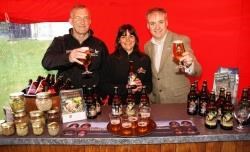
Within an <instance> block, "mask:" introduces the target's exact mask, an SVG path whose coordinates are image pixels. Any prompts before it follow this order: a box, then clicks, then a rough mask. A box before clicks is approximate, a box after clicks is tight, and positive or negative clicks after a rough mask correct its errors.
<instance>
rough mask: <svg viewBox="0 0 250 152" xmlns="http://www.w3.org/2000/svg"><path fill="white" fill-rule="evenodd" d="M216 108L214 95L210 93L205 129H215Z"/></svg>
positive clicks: (212, 92)
mask: <svg viewBox="0 0 250 152" xmlns="http://www.w3.org/2000/svg"><path fill="white" fill-rule="evenodd" d="M217 113H218V112H217V107H216V105H215V93H214V91H211V93H210V97H209V100H208V104H207V107H206V116H205V127H206V128H208V129H215V128H217Z"/></svg>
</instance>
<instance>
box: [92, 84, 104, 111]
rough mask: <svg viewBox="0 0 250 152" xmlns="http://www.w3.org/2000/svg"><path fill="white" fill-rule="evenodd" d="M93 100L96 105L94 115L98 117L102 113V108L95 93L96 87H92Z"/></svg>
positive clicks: (99, 99)
mask: <svg viewBox="0 0 250 152" xmlns="http://www.w3.org/2000/svg"><path fill="white" fill-rule="evenodd" d="M92 88H93V99H94V102H95V103H96V113H97V115H100V114H101V113H102V107H101V98H100V96H99V95H98V93H97V89H96V85H93V87H92Z"/></svg>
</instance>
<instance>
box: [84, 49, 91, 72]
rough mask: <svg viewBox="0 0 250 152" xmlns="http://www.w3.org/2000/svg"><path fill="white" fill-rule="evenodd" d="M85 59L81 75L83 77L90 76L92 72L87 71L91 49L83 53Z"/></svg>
mask: <svg viewBox="0 0 250 152" xmlns="http://www.w3.org/2000/svg"><path fill="white" fill-rule="evenodd" d="M85 53H86V58H85V59H83V67H84V69H85V71H84V72H83V73H82V74H83V75H91V74H92V72H91V71H89V65H90V64H91V49H89V50H87V51H85Z"/></svg>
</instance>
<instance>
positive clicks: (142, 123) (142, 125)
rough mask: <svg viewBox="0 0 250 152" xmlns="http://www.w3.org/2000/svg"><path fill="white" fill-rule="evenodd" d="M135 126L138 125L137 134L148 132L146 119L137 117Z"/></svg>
mask: <svg viewBox="0 0 250 152" xmlns="http://www.w3.org/2000/svg"><path fill="white" fill-rule="evenodd" d="M137 125H138V127H137V130H138V132H140V133H145V132H146V131H148V126H149V121H148V118H145V117H141V116H139V117H138V122H137Z"/></svg>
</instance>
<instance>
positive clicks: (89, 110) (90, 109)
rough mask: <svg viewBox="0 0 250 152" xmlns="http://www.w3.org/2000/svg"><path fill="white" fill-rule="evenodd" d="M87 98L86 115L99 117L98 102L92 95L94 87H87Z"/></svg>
mask: <svg viewBox="0 0 250 152" xmlns="http://www.w3.org/2000/svg"><path fill="white" fill-rule="evenodd" d="M87 92H88V93H87V98H86V101H85V104H86V115H87V118H88V119H95V118H96V117H97V113H96V104H95V102H94V100H93V96H92V88H91V87H88V88H87Z"/></svg>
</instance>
